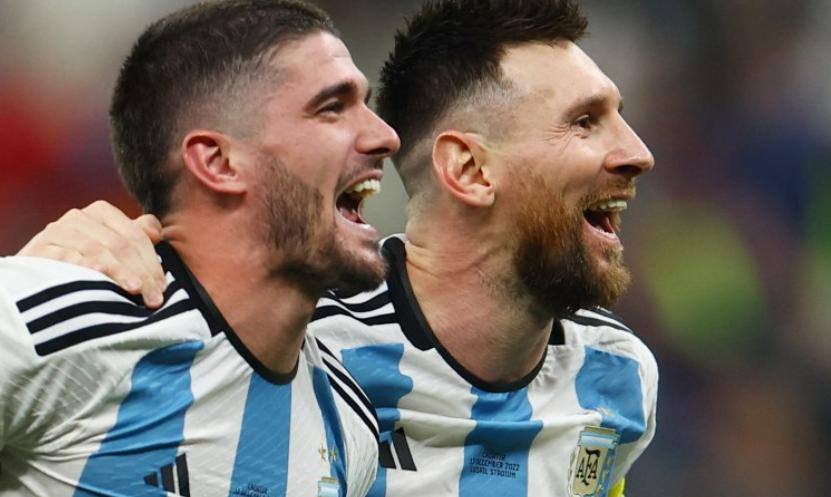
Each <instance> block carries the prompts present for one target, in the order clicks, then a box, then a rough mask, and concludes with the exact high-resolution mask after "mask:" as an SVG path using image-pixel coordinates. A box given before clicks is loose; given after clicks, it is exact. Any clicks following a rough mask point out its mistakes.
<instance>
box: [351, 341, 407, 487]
mask: <svg viewBox="0 0 831 497" xmlns="http://www.w3.org/2000/svg"><path fill="white" fill-rule="evenodd" d="M341 355H342V357H343V364H344V365H345V366H346V369H348V370H349V372H350V373H351V374H352V377H353V378H355V380H357V382H358V384H359V385H361V388H363V389H364V391H365V392H366V394H367V396H368V397H369V399H370V400H371V401H372V403H373V404H374V405H375V411H376V413H377V414H378V425H379V428H380V432H381V433H380V437H379V438H380V441H381V443H390V437H391V436H392V431H393V430H394V429H395V423H396V421H398V420H399V419H401V414H400V413H399V411H398V401H400V400H401V397H403V396H405V395H407V394H408V393H410V392H411V391H412V389H413V380H412V378H410V377H409V376H406V375H404V374H403V373H401V368H400V364H401V358H402V357H403V356H404V344H401V343H396V344H388V345H374V346H370V347H360V348H356V349H348V350H344V351H343V352H342V353H341ZM386 491H387V468H384V467H382V466H380V465H379V466H378V474H377V476H376V477H375V483H373V484H372V487H371V488H370V489H369V493H367V497H383V496H384V495H386Z"/></svg>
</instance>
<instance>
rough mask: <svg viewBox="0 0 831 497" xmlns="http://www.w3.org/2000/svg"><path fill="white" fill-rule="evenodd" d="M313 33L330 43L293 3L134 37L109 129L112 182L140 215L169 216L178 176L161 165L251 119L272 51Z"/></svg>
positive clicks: (172, 20)
mask: <svg viewBox="0 0 831 497" xmlns="http://www.w3.org/2000/svg"><path fill="white" fill-rule="evenodd" d="M315 32H329V33H332V34H333V35H335V36H338V33H337V31H336V29H335V27H334V24H333V23H332V21H331V19H330V18H329V17H328V16H327V15H326V13H324V12H323V11H322V10H320V9H318V8H317V7H314V6H312V5H309V4H306V3H304V2H301V1H299V0H224V1H212V2H204V3H200V4H197V5H194V6H191V7H187V8H184V9H181V10H178V11H176V12H174V13H172V14H170V15H168V16H166V17H164V18H162V19H160V20H158V21H156V22H154V23H153V24H152V25H150V27H148V28H147V29H146V30H145V31H144V32H143V33H142V35H141V36H140V37H139V39H138V41H137V42H136V43H135V45H134V46H133V48H132V50H131V52H130V54H129V56H128V57H127V59H126V60H125V62H124V65H123V66H122V68H121V72H120V74H119V77H118V81H117V83H116V86H115V90H114V93H113V98H112V102H111V105H110V125H111V135H112V136H111V138H112V144H113V151H114V154H115V158H116V162H117V164H118V170H119V174H120V175H121V178H122V179H123V181H124V183H125V184H126V186H127V189H128V190H129V191H130V193H132V194H133V196H135V197H136V199H137V200H138V201H139V203H141V205H142V207H143V208H144V210H145V212H149V213H152V214H155V215H157V216H162V215H164V214H165V213H167V212H168V211H169V210H170V207H171V199H170V196H171V191H172V188H173V185H174V183H175V181H176V178H177V176H178V170H177V169H176V168H172V167H170V166H169V165H168V157H169V156H170V154H171V152H172V151H173V150H174V149H175V147H177V146H178V144H179V142H180V141H181V140H182V139H183V138H184V136H185V134H186V133H187V132H188V131H189V129H192V128H193V127H208V128H212V129H218V130H220V131H222V130H225V131H224V132H228V131H227V130H228V129H235V128H236V126H235V124H239V123H235V120H241V119H240V117H235V116H242V115H244V114H246V112H245V110H250V111H252V112H253V111H255V110H256V109H257V107H256V105H257V98H260V97H258V95H256V94H255V92H254V89H255V88H257V84H260V85H261V86H262V85H263V84H265V83H266V82H271V81H276V80H277V75H276V70H275V69H274V68H273V67H271V66H270V65H269V63H270V62H271V61H272V60H273V58H274V57H275V56H279V54H278V52H279V49H280V48H282V47H283V46H285V45H286V44H287V43H289V42H292V41H295V40H297V39H299V38H302V37H303V36H306V35H309V34H312V33H315ZM255 117H256V113H255V116H253V117H252V116H251V115H250V113H249V114H248V116H247V118H249V119H252V118H255ZM236 131H237V132H240V131H239V130H238V129H236Z"/></svg>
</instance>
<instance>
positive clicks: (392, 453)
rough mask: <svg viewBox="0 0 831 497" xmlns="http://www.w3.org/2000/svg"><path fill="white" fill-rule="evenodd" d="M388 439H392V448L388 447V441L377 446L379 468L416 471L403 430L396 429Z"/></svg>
mask: <svg viewBox="0 0 831 497" xmlns="http://www.w3.org/2000/svg"><path fill="white" fill-rule="evenodd" d="M390 438H391V439H392V446H390V442H389V441H386V442H381V444H380V445H379V446H378V460H379V462H380V464H381V466H383V467H385V468H390V469H403V470H404V471H416V465H415V461H413V453H412V452H410V444H409V443H407V435H406V434H405V433H404V428H398V429H397V430H395V431H394V432H392V436H391V437H390ZM396 460H397V462H396Z"/></svg>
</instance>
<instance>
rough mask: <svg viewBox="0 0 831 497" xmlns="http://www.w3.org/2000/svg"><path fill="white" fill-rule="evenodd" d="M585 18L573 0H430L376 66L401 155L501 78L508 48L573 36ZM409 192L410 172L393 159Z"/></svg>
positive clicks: (381, 103) (384, 113) (383, 109)
mask: <svg viewBox="0 0 831 497" xmlns="http://www.w3.org/2000/svg"><path fill="white" fill-rule="evenodd" d="M587 25H588V22H587V21H586V18H585V17H583V16H582V15H581V14H580V12H579V9H578V7H577V5H576V4H575V3H574V2H573V1H572V0H430V1H428V2H427V3H425V4H424V5H423V6H422V7H421V9H420V10H419V11H418V12H417V13H415V14H414V15H412V16H411V17H409V18H408V19H407V22H406V26H405V28H404V29H402V30H399V31H398V32H397V33H396V35H395V47H394V49H393V51H392V53H391V54H390V56H389V58H388V59H387V61H386V63H385V64H384V66H383V69H382V70H381V78H380V83H381V84H380V88H379V92H378V100H377V107H378V114H379V115H380V116H381V117H382V118H383V119H384V120H385V121H387V123H389V124H390V125H391V126H392V127H393V128H394V129H395V131H397V132H398V135H399V136H400V137H401V149H400V150H399V152H398V154H397V158H402V157H406V156H407V154H408V153H409V152H410V151H411V150H412V147H414V146H415V145H416V144H417V143H418V141H419V140H421V139H422V138H424V137H425V135H426V134H427V133H429V132H431V131H432V130H433V128H434V127H435V125H436V124H437V123H438V121H439V120H440V119H441V118H442V117H443V116H444V115H445V113H446V112H447V111H448V110H449V109H451V108H453V106H454V105H455V104H457V103H458V102H459V101H461V100H462V99H464V98H466V97H470V96H472V95H473V94H475V93H476V91H477V90H479V89H482V88H483V87H487V86H488V84H490V85H491V86H493V85H498V84H500V83H501V81H502V71H501V68H500V65H499V63H500V60H501V58H502V56H503V55H504V53H505V50H506V49H507V48H510V47H511V46H515V45H519V44H522V43H530V42H553V41H559V40H568V41H576V40H578V39H579V38H580V37H582V36H583V34H584V33H585V31H586V27H587ZM395 162H396V166H397V167H398V170H399V173H400V174H401V176H402V179H403V180H404V183H405V186H407V189H408V192H410V186H409V185H408V184H407V183H408V176H409V175H410V174H409V173H407V172H406V171H402V168H401V165H400V163H399V160H396V161H395Z"/></svg>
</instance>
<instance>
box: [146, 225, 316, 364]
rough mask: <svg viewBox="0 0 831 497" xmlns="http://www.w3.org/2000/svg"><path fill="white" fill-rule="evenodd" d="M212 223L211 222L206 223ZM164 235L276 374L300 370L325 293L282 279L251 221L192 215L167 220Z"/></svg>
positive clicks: (239, 333) (242, 338) (244, 339)
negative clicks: (310, 326)
mask: <svg viewBox="0 0 831 497" xmlns="http://www.w3.org/2000/svg"><path fill="white" fill-rule="evenodd" d="M203 219H209V220H211V222H210V223H205V222H202V221H201V220H203ZM162 224H163V225H164V226H165V228H164V230H163V237H164V239H166V240H167V241H169V242H170V244H171V245H172V246H173V247H174V248H175V249H176V251H177V252H178V253H179V255H180V256H181V258H182V260H183V261H184V262H185V264H187V265H188V268H189V269H190V270H191V272H192V273H193V275H194V276H195V277H196V278H197V279H198V280H199V282H200V283H201V284H202V286H204V288H205V290H206V291H207V293H208V295H210V297H211V299H212V300H213V301H214V304H215V305H216V306H217V308H218V309H219V311H220V312H221V313H222V315H223V316H224V317H225V319H226V321H228V324H229V325H230V326H231V327H232V328H233V330H234V332H235V333H236V335H237V336H238V337H239V339H240V341H242V343H243V344H244V345H245V347H246V348H247V349H248V350H249V351H250V352H251V353H252V354H253V355H254V357H256V358H257V360H259V361H260V362H261V363H262V364H263V365H265V366H266V367H267V368H268V369H270V370H272V371H273V372H275V373H279V374H287V373H290V372H291V371H293V370H294V367H295V365H296V364H297V360H298V356H299V353H300V346H301V345H302V343H303V339H304V336H305V331H306V325H307V324H308V322H309V320H310V319H311V317H312V314H313V313H314V309H315V304H316V302H317V299H318V297H319V295H317V294H314V295H312V294H310V292H309V290H308V289H304V288H300V287H299V286H298V285H297V284H296V283H294V282H292V281H291V280H289V279H287V278H285V277H281V276H280V275H279V274H278V272H277V271H273V270H272V269H273V268H274V267H276V265H275V261H274V260H273V259H274V256H273V254H270V251H269V250H268V247H267V244H266V243H264V242H263V241H262V240H255V239H253V238H252V237H251V236H250V233H251V230H250V229H246V228H243V227H244V226H246V220H245V219H239V220H237V219H235V218H234V216H233V215H231V216H225V217H223V216H220V215H216V213H201V214H199V213H194V214H192V215H188V214H187V213H182V214H177V215H172V216H169V217H168V218H166V219H165V220H163V223H162Z"/></svg>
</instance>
